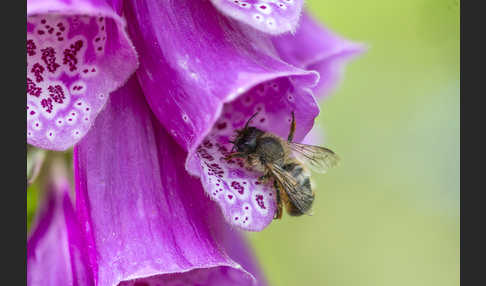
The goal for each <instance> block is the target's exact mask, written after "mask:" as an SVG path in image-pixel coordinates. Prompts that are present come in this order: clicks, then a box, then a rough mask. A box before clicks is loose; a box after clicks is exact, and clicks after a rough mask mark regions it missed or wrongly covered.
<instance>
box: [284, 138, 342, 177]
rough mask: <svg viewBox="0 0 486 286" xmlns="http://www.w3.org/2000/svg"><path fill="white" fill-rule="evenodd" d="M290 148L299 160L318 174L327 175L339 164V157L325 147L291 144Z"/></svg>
mask: <svg viewBox="0 0 486 286" xmlns="http://www.w3.org/2000/svg"><path fill="white" fill-rule="evenodd" d="M289 146H290V149H291V150H292V151H294V152H293V153H294V154H295V156H296V157H297V159H299V160H300V161H302V163H304V164H305V165H306V166H308V167H309V168H310V169H311V170H312V171H314V172H317V173H326V172H327V170H329V169H330V168H331V167H334V166H336V165H337V163H338V162H339V157H338V155H336V153H334V152H333V151H332V150H329V149H327V148H324V147H320V146H314V145H307V144H300V143H295V142H291V143H289Z"/></svg>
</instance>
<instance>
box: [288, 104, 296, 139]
mask: <svg viewBox="0 0 486 286" xmlns="http://www.w3.org/2000/svg"><path fill="white" fill-rule="evenodd" d="M294 133H295V116H294V112H293V111H292V123H290V132H289V136H288V137H287V141H288V142H292V140H293V139H294Z"/></svg>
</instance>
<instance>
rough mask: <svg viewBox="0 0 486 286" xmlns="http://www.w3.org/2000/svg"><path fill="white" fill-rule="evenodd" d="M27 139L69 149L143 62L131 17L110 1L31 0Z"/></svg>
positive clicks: (29, 2) (33, 143)
mask: <svg viewBox="0 0 486 286" xmlns="http://www.w3.org/2000/svg"><path fill="white" fill-rule="evenodd" d="M27 15H28V18H27V142H28V143H29V144H32V145H34V146H37V147H40V148H44V149H52V150H65V149H67V148H69V147H71V146H72V145H73V144H75V143H76V142H78V141H79V140H80V139H81V138H82V137H83V136H84V134H85V133H86V132H87V131H88V130H89V128H90V127H91V125H92V123H93V122H94V119H95V118H96V116H97V115H98V113H99V112H100V110H101V109H102V108H103V106H104V105H105V103H106V100H107V98H108V94H109V93H110V92H112V91H113V90H115V89H116V88H118V87H119V86H121V85H122V84H123V83H124V82H125V81H126V80H127V78H128V77H129V76H130V74H132V73H133V72H134V71H135V69H136V67H137V58H136V53H135V49H134V48H133V46H132V44H131V43H130V40H129V39H128V36H127V35H126V33H125V26H126V24H125V21H124V19H122V18H121V17H120V16H118V15H117V14H116V13H115V12H114V11H113V10H112V8H111V7H110V6H109V5H108V4H106V3H105V2H104V1H95V0H91V1H90V0H79V1H73V2H71V1H69V3H68V4H66V1H60V0H58V1H54V0H50V1H35V0H29V1H27Z"/></svg>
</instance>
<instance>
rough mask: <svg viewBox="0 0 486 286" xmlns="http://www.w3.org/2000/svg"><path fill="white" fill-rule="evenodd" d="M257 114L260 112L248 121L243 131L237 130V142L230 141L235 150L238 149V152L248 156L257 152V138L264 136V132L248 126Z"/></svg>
mask: <svg viewBox="0 0 486 286" xmlns="http://www.w3.org/2000/svg"><path fill="white" fill-rule="evenodd" d="M257 114H258V112H257V113H255V114H253V115H252V116H251V117H250V119H248V121H247V122H246V124H245V127H244V128H243V129H238V130H236V138H235V140H233V141H230V142H231V143H233V150H235V149H236V152H239V153H246V154H248V153H252V152H254V151H255V149H256V143H257V138H258V137H260V136H261V135H262V134H263V131H262V130H260V129H258V128H256V127H253V126H248V124H249V123H250V121H251V120H252V119H253V118H254V117H255V116H256V115H257Z"/></svg>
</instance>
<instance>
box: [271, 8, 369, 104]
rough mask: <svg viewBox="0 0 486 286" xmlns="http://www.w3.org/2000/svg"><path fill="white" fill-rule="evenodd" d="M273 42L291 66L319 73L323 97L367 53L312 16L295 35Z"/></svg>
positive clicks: (316, 89)
mask: <svg viewBox="0 0 486 286" xmlns="http://www.w3.org/2000/svg"><path fill="white" fill-rule="evenodd" d="M273 43H274V45H275V48H276V49H277V51H278V53H279V55H280V56H281V57H282V59H284V60H285V61H287V62H288V63H290V64H292V65H295V66H297V67H300V68H303V69H307V70H316V71H318V72H319V74H320V80H319V83H318V85H317V86H316V87H314V88H313V90H314V92H315V94H316V96H317V97H319V98H321V97H323V96H325V95H327V94H329V91H330V90H332V89H333V88H334V87H335V86H336V84H337V83H338V82H339V79H340V77H341V75H342V73H343V71H344V67H345V66H346V64H347V63H348V62H349V61H350V60H351V59H353V58H354V57H356V56H357V55H359V54H361V53H362V52H364V51H365V50H366V47H365V45H364V44H359V43H355V42H351V41H349V40H347V39H344V38H343V37H341V36H338V35H337V34H335V33H333V32H332V31H330V30H329V29H327V28H326V27H324V26H323V25H322V24H321V23H319V22H318V21H316V20H314V19H313V18H312V17H311V16H310V15H309V13H303V15H302V17H301V20H300V22H299V26H298V28H297V32H296V33H295V34H287V35H282V36H279V37H275V38H273Z"/></svg>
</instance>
